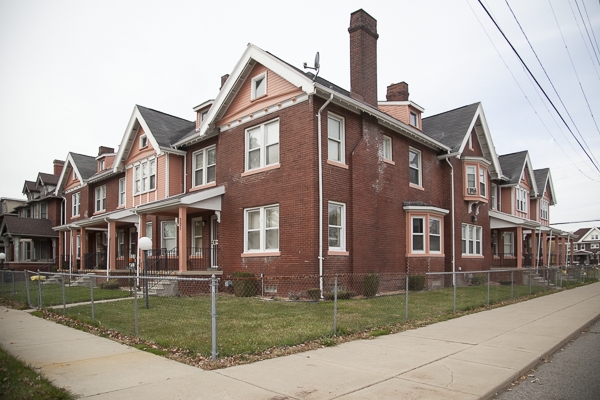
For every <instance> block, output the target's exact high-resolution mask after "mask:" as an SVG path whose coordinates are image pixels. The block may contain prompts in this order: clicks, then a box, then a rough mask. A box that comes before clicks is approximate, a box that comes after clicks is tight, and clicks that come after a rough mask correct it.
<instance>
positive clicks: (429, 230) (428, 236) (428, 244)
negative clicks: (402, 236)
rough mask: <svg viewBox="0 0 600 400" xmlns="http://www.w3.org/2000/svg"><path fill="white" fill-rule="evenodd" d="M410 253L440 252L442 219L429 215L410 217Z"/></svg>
mask: <svg viewBox="0 0 600 400" xmlns="http://www.w3.org/2000/svg"><path fill="white" fill-rule="evenodd" d="M410 232H411V236H410V253H411V254H441V253H442V220H441V219H440V218H436V217H434V216H431V215H416V216H411V217H410Z"/></svg>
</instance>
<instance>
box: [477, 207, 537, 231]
mask: <svg viewBox="0 0 600 400" xmlns="http://www.w3.org/2000/svg"><path fill="white" fill-rule="evenodd" d="M489 216H490V228H492V229H502V228H517V227H522V228H529V229H537V228H539V227H540V223H539V222H536V221H532V220H530V219H526V218H520V217H517V216H514V215H510V214H506V213H503V212H500V211H494V210H489Z"/></svg>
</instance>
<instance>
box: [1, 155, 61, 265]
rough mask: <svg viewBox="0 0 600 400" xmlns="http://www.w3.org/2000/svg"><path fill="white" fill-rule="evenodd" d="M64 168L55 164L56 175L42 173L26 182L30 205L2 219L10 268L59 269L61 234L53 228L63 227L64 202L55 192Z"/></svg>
mask: <svg viewBox="0 0 600 400" xmlns="http://www.w3.org/2000/svg"><path fill="white" fill-rule="evenodd" d="M63 164H64V163H63V161H60V160H54V173H53V174H47V173H43V172H40V173H39V174H38V176H37V179H36V180H35V181H25V184H24V185H23V194H24V195H25V196H26V197H27V201H25V202H21V203H20V204H17V205H15V206H14V213H12V214H4V215H3V218H2V222H1V225H0V235H1V236H2V242H3V248H4V250H5V253H6V263H5V265H6V266H7V267H10V268H13V269H23V268H28V269H38V268H46V269H49V268H51V267H55V266H56V258H57V257H58V254H59V249H58V234H57V233H56V232H55V231H54V230H53V227H54V226H57V225H58V224H59V223H60V215H61V208H62V205H61V202H62V199H61V198H60V197H58V196H57V195H56V193H55V191H56V186H57V183H58V177H59V175H60V173H61V171H62V168H63ZM7 206H8V204H7ZM3 210H4V204H3ZM7 211H8V210H7Z"/></svg>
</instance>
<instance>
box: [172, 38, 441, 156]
mask: <svg viewBox="0 0 600 400" xmlns="http://www.w3.org/2000/svg"><path fill="white" fill-rule="evenodd" d="M256 64H261V65H263V66H264V67H265V68H267V69H268V70H270V71H273V72H274V73H276V74H277V75H279V76H281V77H282V78H283V79H285V80H286V81H288V82H290V83H291V84H292V85H293V86H295V87H297V88H299V89H300V90H302V91H303V92H304V93H305V95H313V94H315V95H318V96H319V97H322V98H329V99H331V101H332V102H333V103H334V104H337V105H339V106H341V107H344V108H346V109H349V110H352V111H353V112H356V113H361V112H365V113H368V114H370V115H372V116H374V117H376V118H377V120H378V122H379V123H380V124H382V125H385V126H387V127H389V128H390V129H392V130H394V131H395V132H398V133H400V134H402V135H404V136H406V137H409V138H411V139H413V140H416V141H419V142H420V143H422V144H424V145H426V146H428V147H431V148H434V149H436V150H443V151H448V150H449V148H448V146H446V145H444V144H442V143H440V142H438V141H436V140H435V139H432V138H430V137H429V136H426V135H424V134H423V132H421V131H420V130H419V129H416V128H414V127H412V126H410V125H408V124H405V123H404V122H401V121H399V120H397V119H395V118H394V117H392V116H390V115H389V114H386V113H384V112H383V111H381V110H379V109H378V108H376V107H373V106H372V105H370V104H367V103H365V102H363V101H360V100H357V99H355V98H353V97H352V96H351V94H350V92H348V91H347V90H344V89H342V88H341V87H339V86H336V85H334V84H332V83H331V82H329V81H327V80H325V79H322V78H317V79H316V81H313V78H314V75H312V74H309V73H305V72H302V71H300V70H299V69H297V68H295V67H293V66H291V65H290V64H288V63H286V62H284V61H282V60H281V59H279V58H277V57H275V56H274V55H272V54H270V53H268V52H266V51H264V50H262V49H260V48H259V47H257V46H255V45H253V44H251V43H249V44H248V47H247V48H246V51H245V52H244V54H243V55H242V57H241V58H240V60H239V61H238V62H237V64H236V65H235V67H234V69H233V72H232V73H231V74H230V76H229V78H228V79H227V81H226V82H225V84H224V85H223V87H222V88H221V91H220V92H219V94H218V95H217V97H216V99H215V102H214V104H213V105H212V107H211V108H210V109H209V111H208V114H207V116H206V118H205V119H204V121H202V123H201V124H200V126H199V127H198V129H193V130H192V131H191V132H190V133H189V134H188V135H186V136H184V137H182V139H181V140H179V141H178V142H177V143H175V146H181V147H183V146H187V145H190V144H192V143H194V142H197V141H199V140H203V139H205V138H207V137H209V136H208V135H207V134H208V133H211V132H212V131H213V129H215V123H216V121H219V120H220V119H221V118H222V117H223V116H224V115H225V113H226V111H227V109H228V107H229V105H230V104H231V102H232V101H233V100H234V99H235V97H236V95H237V94H238V92H239V90H240V88H241V87H242V85H243V83H244V82H245V81H246V79H247V78H248V76H249V75H250V73H251V72H252V69H253V68H254V66H255V65H256Z"/></svg>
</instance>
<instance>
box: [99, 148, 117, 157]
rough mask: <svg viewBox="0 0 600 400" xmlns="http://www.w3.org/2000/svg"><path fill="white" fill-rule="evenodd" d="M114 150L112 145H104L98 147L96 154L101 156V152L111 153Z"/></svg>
mask: <svg viewBox="0 0 600 400" xmlns="http://www.w3.org/2000/svg"><path fill="white" fill-rule="evenodd" d="M114 152H115V149H113V148H112V147H106V146H100V147H98V156H101V155H102V154H112V153H114Z"/></svg>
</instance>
